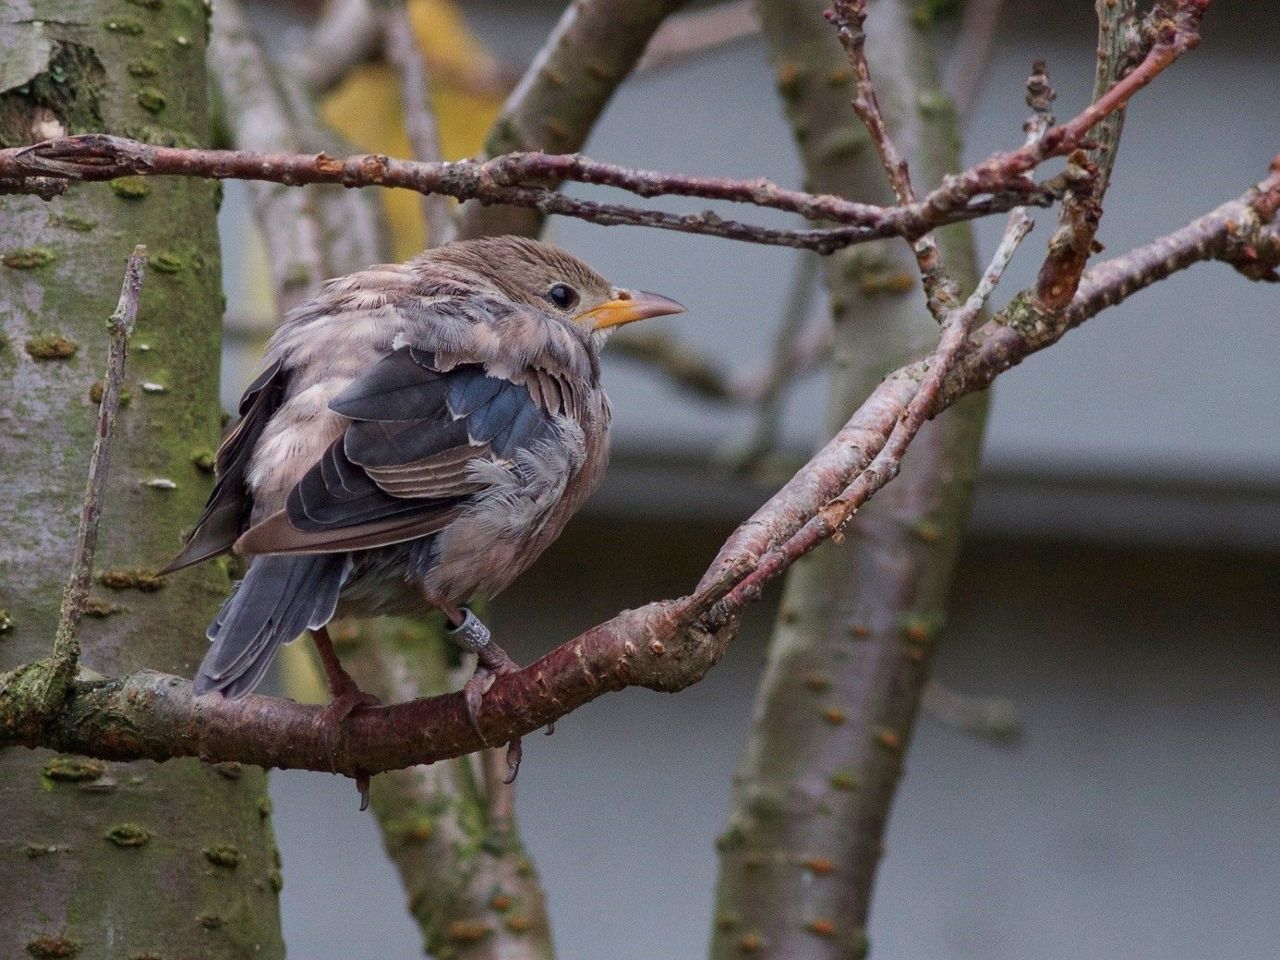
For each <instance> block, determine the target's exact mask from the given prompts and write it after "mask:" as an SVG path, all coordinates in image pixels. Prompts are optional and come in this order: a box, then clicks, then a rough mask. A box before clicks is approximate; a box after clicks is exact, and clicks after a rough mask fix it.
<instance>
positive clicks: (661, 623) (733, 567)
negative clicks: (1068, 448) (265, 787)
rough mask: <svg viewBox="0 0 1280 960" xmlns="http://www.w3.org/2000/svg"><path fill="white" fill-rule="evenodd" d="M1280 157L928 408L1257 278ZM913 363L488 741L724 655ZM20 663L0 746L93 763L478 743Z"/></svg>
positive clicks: (898, 401) (404, 708) (389, 752)
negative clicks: (34, 683) (1176, 277)
mask: <svg viewBox="0 0 1280 960" xmlns="http://www.w3.org/2000/svg"><path fill="white" fill-rule="evenodd" d="M1278 207H1280V158H1278V159H1277V163H1276V164H1275V165H1274V166H1273V170H1272V172H1271V174H1270V175H1269V176H1268V177H1267V178H1266V179H1265V180H1264V181H1263V182H1262V183H1260V184H1258V185H1257V186H1256V187H1254V188H1253V189H1251V190H1250V191H1249V192H1247V193H1246V194H1245V195H1244V196H1242V197H1241V198H1239V199H1237V200H1232V201H1230V202H1228V203H1225V204H1223V205H1222V206H1220V207H1218V208H1217V209H1216V210H1214V211H1212V212H1211V213H1208V214H1206V215H1205V216H1203V217H1200V218H1199V219H1197V220H1195V221H1193V222H1192V223H1190V224H1188V225H1186V226H1185V227H1183V228H1181V229H1180V230H1177V231H1175V232H1174V233H1172V234H1170V235H1168V236H1167V237H1164V238H1162V239H1160V240H1157V241H1155V242H1154V243H1151V244H1149V245H1147V246H1145V247H1141V248H1138V249H1136V250H1133V251H1131V252H1130V253H1128V254H1125V255H1123V256H1121V257H1118V258H1116V259H1114V260H1111V261H1107V262H1105V263H1102V264H1099V265H1098V266H1096V267H1094V268H1092V269H1091V270H1089V271H1087V272H1086V273H1085V276H1084V279H1083V281H1082V283H1081V285H1080V289H1079V290H1078V292H1077V294H1076V297H1075V298H1074V300H1073V301H1072V303H1071V305H1070V306H1069V307H1068V308H1067V309H1065V310H1063V311H1060V312H1058V313H1055V314H1045V313H1041V312H1037V311H1036V310H1035V309H1034V308H1033V307H1032V305H1031V304H1030V302H1029V300H1028V299H1027V298H1025V297H1020V298H1016V299H1015V300H1014V301H1013V302H1012V303H1010V304H1009V306H1007V307H1006V308H1005V309H1004V310H1002V311H1001V312H1000V313H999V314H997V315H996V316H995V317H993V318H992V319H991V320H990V321H988V322H987V323H986V324H984V325H983V326H982V327H981V328H979V329H978V330H976V331H975V332H974V333H972V334H971V335H970V337H969V338H968V340H967V341H966V344H965V349H964V351H963V353H962V356H961V358H960V361H959V362H958V363H957V364H956V367H955V369H954V370H953V371H952V372H951V374H950V376H949V377H948V378H947V381H946V383H945V384H944V386H943V388H942V390H941V391H940V393H939V395H938V398H937V401H936V403H935V405H934V408H933V410H932V411H931V412H932V413H933V414H935V415H936V414H937V413H938V412H940V411H941V410H942V409H945V408H946V407H947V406H950V405H951V404H953V403H955V402H956V400H958V399H959V398H960V397H962V396H964V395H966V394H969V393H973V392H975V391H977V390H981V389H984V388H985V387H987V386H988V385H989V384H990V383H991V381H992V380H994V379H995V378H996V377H997V376H998V375H999V374H1000V373H1001V372H1003V371H1004V370H1007V369H1008V368H1009V367H1011V366H1013V365H1015V364H1016V363H1018V362H1020V361H1021V360H1022V359H1023V358H1024V357H1026V356H1029V355H1030V354H1031V353H1034V352H1036V351H1038V350H1042V349H1044V348H1045V347H1047V346H1049V345H1050V344H1052V343H1054V342H1056V341H1057V340H1058V339H1060V338H1061V337H1062V336H1063V335H1064V334H1065V333H1066V332H1067V331H1068V330H1069V329H1071V328H1072V327H1074V326H1077V325H1079V324H1080V323H1082V322H1084V321H1085V320H1087V319H1088V318H1090V317H1092V316H1094V315H1095V314H1097V313H1098V312H1099V311H1100V310H1102V309H1103V308H1104V307H1106V306H1110V305H1112V304H1114V303H1118V302H1119V301H1121V300H1123V299H1125V298H1126V297H1128V296H1130V295H1132V294H1133V293H1134V292H1135V291H1137V290H1140V289H1142V288H1144V287H1146V286H1149V285H1150V284H1152V283H1154V282H1156V281H1157V280H1160V279H1163V278H1164V277H1167V276H1170V275H1171V274H1173V273H1175V272H1177V271H1179V270H1183V269H1185V268H1186V267H1188V266H1190V265H1191V264H1193V263H1197V262H1200V261H1204V260H1211V259H1221V260H1225V261H1227V262H1229V263H1232V264H1233V265H1235V266H1237V267H1238V268H1240V269H1241V270H1242V272H1245V273H1246V275H1251V276H1255V275H1256V276H1259V277H1262V276H1270V275H1272V273H1273V272H1274V271H1275V270H1276V269H1277V267H1278V266H1280V237H1278V236H1277V230H1276V227H1275V225H1274V218H1275V214H1276V210H1277V208H1278ZM926 374H927V370H926V369H925V363H924V362H923V361H917V362H916V363H912V364H908V365H907V366H905V367H902V368H900V369H899V370H897V371H895V372H894V373H892V374H890V375H889V376H888V377H886V378H885V380H884V381H883V383H882V384H881V385H880V386H879V387H878V388H877V389H876V390H875V391H874V392H873V393H872V394H871V396H870V397H868V399H867V400H866V402H865V403H863V404H862V406H861V407H860V408H859V409H858V411H857V412H856V413H855V414H854V415H853V417H852V418H850V420H849V421H848V422H847V423H846V424H845V426H844V428H843V429H841V430H840V431H839V432H838V433H837V434H836V436H835V437H833V438H832V440H831V441H830V442H828V444H827V445H826V446H825V447H824V448H823V449H822V450H821V451H820V452H819V453H818V454H817V455H815V457H814V458H813V459H812V460H810V461H809V463H808V464H807V465H806V466H805V467H804V468H803V469H802V470H801V471H800V472H799V473H797V474H796V476H795V477H793V478H792V480H791V481H789V482H788V483H787V484H786V485H785V486H784V487H783V488H782V489H781V490H780V491H779V492H778V493H777V494H775V495H774V496H773V497H772V498H771V499H770V500H769V502H768V503H766V504H765V505H764V506H763V507H761V508H760V510H758V511H757V512H756V513H755V515H754V516H753V517H752V518H750V519H749V520H748V521H746V522H745V523H744V524H742V526H740V527H739V528H738V530H737V531H736V532H735V533H734V535H733V536H731V537H730V539H729V540H728V541H727V542H726V544H725V545H724V547H723V548H722V549H721V551H720V553H719V555H718V556H717V558H716V559H715V561H714V562H713V563H712V565H711V567H710V568H709V569H708V571H707V573H706V574H705V575H704V577H703V578H702V581H701V582H700V584H699V586H698V588H697V589H696V590H695V592H694V593H693V594H692V595H690V596H688V597H684V598H681V599H679V600H673V601H664V602H656V603H651V604H648V605H647V606H645V607H642V608H640V609H638V610H631V611H626V612H623V613H621V614H619V615H618V616H616V617H614V618H613V619H611V620H609V621H606V622H605V623H602V624H600V625H598V626H596V627H593V628H592V629H590V630H588V631H586V632H585V633H583V634H581V635H579V636H578V637H576V638H574V639H573V640H570V641H568V642H566V643H564V644H561V645H560V646H559V647H557V648H555V649H554V650H552V651H551V652H550V653H548V654H547V655H546V656H544V657H543V658H542V659H540V660H538V661H537V662H535V663H533V664H531V665H530V666H528V667H526V668H524V669H523V670H521V671H520V672H518V673H515V674H512V675H510V676H505V677H501V678H499V679H498V680H497V682H496V683H495V684H494V686H493V688H492V689H491V690H490V691H489V693H488V694H487V695H486V701H485V702H486V710H485V711H484V714H483V715H482V719H481V725H482V728H483V733H484V735H485V738H486V740H488V741H489V742H494V743H497V742H506V741H508V740H510V739H512V738H514V737H516V736H520V735H523V734H528V733H531V732H533V731H534V730H537V729H538V728H539V727H543V726H545V725H546V724H548V723H550V722H552V721H554V720H556V719H558V718H559V717H562V716H564V715H566V714H568V713H569V712H571V711H572V710H574V709H576V708H577V707H579V706H581V705H583V704H584V703H587V702H589V701H591V700H593V699H595V698H596V697H598V696H600V695H601V694H603V693H606V692H608V691H611V690H618V689H621V688H623V687H626V686H645V687H649V688H651V689H655V690H678V689H682V688H684V687H686V686H688V685H690V684H692V683H695V682H697V681H698V680H699V679H701V677H702V676H704V675H705V674H706V672H707V671H708V670H709V669H710V668H711V667H712V666H713V665H714V664H715V663H716V662H717V661H718V660H719V658H720V656H721V655H722V654H723V652H724V649H725V647H726V645H727V644H728V643H729V641H730V640H731V639H732V636H733V635H734V632H735V630H736V625H737V619H738V617H739V615H740V613H741V611H742V609H743V607H744V606H745V605H746V604H747V603H748V602H750V601H751V600H753V599H755V598H756V597H758V596H759V593H760V590H761V588H762V587H763V585H764V584H765V583H766V582H768V581H769V580H771V579H773V578H774V577H776V576H778V575H779V574H780V573H781V572H782V571H784V570H785V569H787V567H789V566H790V565H791V564H792V563H793V562H794V561H795V560H796V559H798V558H799V557H801V556H803V555H804V554H805V553H807V552H808V551H809V550H811V549H812V548H813V547H815V546H817V544H819V543H821V542H823V541H824V540H826V539H828V538H830V537H831V536H832V535H833V533H834V532H835V528H834V527H832V526H831V524H830V523H828V522H827V519H826V518H825V517H824V516H823V513H822V511H823V507H824V506H826V505H827V504H828V503H829V502H830V501H831V500H832V499H833V498H835V497H836V496H838V495H839V494H840V493H841V491H842V490H844V488H845V487H846V486H847V485H848V484H849V483H850V482H851V481H852V480H853V479H854V478H855V477H856V476H857V475H858V473H859V472H860V471H862V470H865V468H866V466H867V465H868V464H869V463H870V462H871V459H872V458H873V457H874V456H875V455H876V453H878V452H879V450H880V449H881V448H883V446H884V445H885V442H886V441H887V439H888V438H889V436H890V435H891V434H892V432H893V429H894V426H895V425H896V424H897V423H898V421H899V419H900V418H901V417H902V415H903V413H904V412H905V410H906V409H907V406H908V404H909V403H910V401H911V398H912V397H913V396H914V395H915V394H916V392H917V389H916V388H917V384H919V383H920V381H921V380H922V379H923V378H924V377H925V376H926ZM22 669H23V668H19V670H18V671H14V672H11V673H10V674H6V675H4V676H3V677H0V746H3V745H23V746H28V747H37V746H47V747H53V748H55V749H61V750H66V751H70V752H76V753H84V754H88V755H90V756H97V757H101V758H103V759H112V760H122V759H138V758H146V759H152V760H165V759H169V758H172V757H177V756H198V757H203V758H205V759H209V760H214V761H217V760H238V761H241V762H245V763H252V764H257V765H260V766H264V767H293V768H305V769H310V770H320V771H323V770H333V771H334V772H340V773H344V774H347V775H350V776H355V775H362V774H370V773H376V772H379V771H382V770H390V769H398V768H401V767H405V766H410V765H413V764H418V763H431V762H434V761H436V760H441V759H445V758H448V757H455V756H460V755H462V754H464V753H469V752H472V751H475V750H478V749H480V748H481V747H482V746H483V743H482V742H481V740H480V739H479V737H478V736H477V735H476V732H475V731H474V730H472V728H471V726H470V724H469V722H468V720H467V716H466V711H465V708H464V706H463V702H462V697H461V695H460V694H458V693H453V694H447V695H444V696H440V697H433V698H429V699H423V700H415V701H412V702H410V703H405V704H399V705H396V706H389V707H379V708H373V709H370V710H368V711H362V712H360V713H357V714H355V715H353V716H352V717H351V719H350V722H349V723H348V725H347V728H346V730H345V732H344V735H343V736H342V737H340V739H339V742H338V743H337V744H336V746H335V749H334V752H333V754H332V759H333V762H332V764H331V762H330V753H329V750H328V743H327V741H326V739H325V737H324V736H323V734H322V726H321V723H320V714H321V709H320V708H319V707H311V706H304V705H300V704H296V703H293V702H290V701H285V700H280V699H275V698H270V697H261V696H250V697H246V698H245V699H244V700H240V701H236V702H230V701H226V700H223V699H221V698H219V697H215V696H206V697H201V698H195V697H194V696H193V695H192V692H191V686H190V684H189V683H188V682H187V681H185V680H182V679H180V678H178V677H173V676H168V675H164V674H158V673H151V672H146V671H144V672H140V673H136V674H132V675H130V676H127V677H123V678H119V679H110V680H103V679H101V678H88V677H82V678H80V679H78V680H77V681H76V682H75V683H74V684H72V686H71V688H70V689H69V690H68V698H67V701H66V706H65V708H64V709H63V711H62V712H61V713H60V714H59V715H58V716H57V717H54V718H52V719H49V718H46V717H44V716H42V715H41V714H40V712H39V711H38V710H36V709H33V706H32V704H31V703H30V701H29V698H27V697H26V696H24V695H23V694H24V691H23V688H22V686H21V685H20V684H16V683H15V682H14V681H15V677H16V675H17V674H18V673H20V672H21V670H22Z"/></svg>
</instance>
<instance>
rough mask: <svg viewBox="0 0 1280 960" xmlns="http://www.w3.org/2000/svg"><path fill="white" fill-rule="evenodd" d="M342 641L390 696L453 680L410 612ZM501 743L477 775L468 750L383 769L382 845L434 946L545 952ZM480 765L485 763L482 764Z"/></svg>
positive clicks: (548, 951) (547, 944)
mask: <svg viewBox="0 0 1280 960" xmlns="http://www.w3.org/2000/svg"><path fill="white" fill-rule="evenodd" d="M352 634H353V635H354V636H355V637H356V639H355V640H354V643H352V642H346V641H345V636H346V635H345V634H339V642H341V643H342V656H343V663H344V665H345V666H346V667H347V669H348V670H349V671H350V673H351V675H352V676H353V677H354V678H355V679H356V681H357V682H358V683H359V684H360V687H361V688H362V689H364V690H369V691H371V692H374V693H376V694H377V695H378V696H380V697H382V698H383V699H385V700H387V701H389V702H395V701H406V700H411V699H413V698H415V697H421V696H429V695H437V694H440V693H443V692H445V691H447V690H450V689H453V688H455V687H456V686H457V684H456V683H452V682H451V680H452V678H451V677H450V671H449V669H448V665H447V663H446V646H445V644H446V643H447V641H445V640H444V639H443V638H442V637H441V636H440V635H439V630H438V628H436V627H430V626H423V625H421V624H410V623H409V622H407V621H385V620H384V621H379V622H377V623H374V624H365V625H362V626H361V629H360V631H359V632H358V633H356V632H355V631H352ZM505 752H506V751H505V750H487V751H485V752H484V754H483V755H482V757H481V758H478V759H480V761H481V765H482V766H484V765H485V761H486V760H489V759H494V760H496V761H497V764H498V765H499V766H500V767H501V769H502V775H500V776H499V777H498V778H497V782H496V783H491V782H489V780H490V778H489V777H487V776H486V777H484V782H478V779H477V776H476V771H475V767H476V764H474V763H472V762H471V761H472V758H470V757H458V758H455V759H453V760H447V761H442V762H440V763H434V764H431V765H429V766H415V767H410V768H408V769H405V770H393V771H389V772H387V773H385V774H383V775H381V776H378V777H376V778H374V780H373V782H372V785H371V799H372V807H373V812H374V815H375V816H376V817H377V819H378V824H379V826H380V827H381V830H382V839H383V845H384V846H385V847H386V851H387V855H388V856H389V857H390V858H391V860H392V862H393V863H394V864H395V865H396V869H397V870H398V871H399V873H400V877H401V879H402V880H403V882H404V885H405V890H406V893H407V894H408V902H409V910H410V912H412V914H413V916H414V919H415V920H416V921H417V922H418V926H419V928H420V929H421V930H422V934H423V941H424V944H423V945H424V947H425V949H426V951H427V953H429V954H430V955H431V956H437V957H438V956H447V955H449V954H451V953H453V952H461V951H462V950H464V949H465V951H466V956H467V957H469V958H472V960H486V958H490V960H526V958H528V960H549V958H550V957H551V956H552V955H553V951H552V945H551V930H550V926H549V924H548V921H547V913H546V904H545V900H544V895H543V892H542V888H541V886H540V884H539V881H538V876H537V872H536V870H535V869H534V866H533V862H532V860H530V859H529V857H528V855H527V854H526V853H525V851H524V847H523V844H522V842H521V839H520V835H519V833H518V831H517V830H516V825H515V819H514V811H513V809H512V808H511V799H512V798H511V791H510V787H508V786H504V785H503V784H502V783H501V779H502V776H505V773H506V762H505ZM482 772H483V771H482Z"/></svg>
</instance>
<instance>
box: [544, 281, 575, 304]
mask: <svg viewBox="0 0 1280 960" xmlns="http://www.w3.org/2000/svg"><path fill="white" fill-rule="evenodd" d="M547 299H548V300H550V301H551V302H552V303H553V304H555V305H556V306H557V307H559V308H560V309H561V310H568V309H569V308H570V307H572V306H573V305H574V304H575V303H577V302H578V291H577V290H575V289H573V287H571V286H569V285H568V284H566V283H557V284H555V285H554V286H552V288H551V289H550V290H548V291H547Z"/></svg>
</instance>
